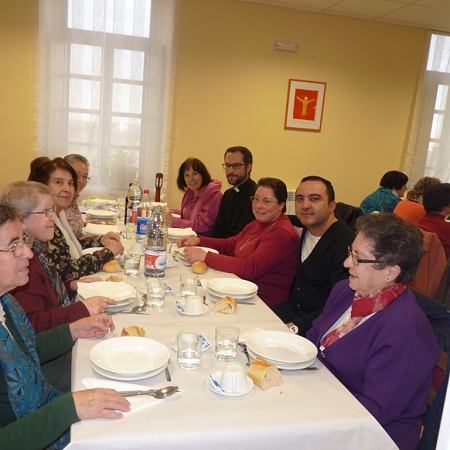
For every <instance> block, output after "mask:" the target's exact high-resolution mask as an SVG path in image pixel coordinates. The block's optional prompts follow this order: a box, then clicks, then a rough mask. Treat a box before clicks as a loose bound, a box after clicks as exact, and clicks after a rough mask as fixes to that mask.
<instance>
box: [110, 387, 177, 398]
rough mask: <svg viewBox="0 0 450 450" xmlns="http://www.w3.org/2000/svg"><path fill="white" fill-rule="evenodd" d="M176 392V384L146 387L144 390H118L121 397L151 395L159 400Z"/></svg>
mask: <svg viewBox="0 0 450 450" xmlns="http://www.w3.org/2000/svg"><path fill="white" fill-rule="evenodd" d="M175 392H178V386H167V387H164V388H161V389H148V390H146V391H119V394H121V395H122V396H123V397H131V396H133V395H151V396H152V397H155V398H157V399H158V400H161V399H163V398H166V397H168V396H169V395H172V394H175Z"/></svg>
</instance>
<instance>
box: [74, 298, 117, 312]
mask: <svg viewBox="0 0 450 450" xmlns="http://www.w3.org/2000/svg"><path fill="white" fill-rule="evenodd" d="M81 301H82V303H84V306H86V308H87V309H88V311H89V315H91V316H93V315H95V314H101V313H103V312H105V310H106V308H108V306H109V305H117V302H116V301H115V300H113V299H112V298H109V297H101V296H95V297H89V298H87V299H86V300H81Z"/></svg>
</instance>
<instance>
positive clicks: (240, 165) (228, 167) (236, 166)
mask: <svg viewBox="0 0 450 450" xmlns="http://www.w3.org/2000/svg"><path fill="white" fill-rule="evenodd" d="M242 166H248V164H245V163H233V164H228V163H224V164H222V167H223V168H224V169H225V170H230V169H231V168H233V169H234V170H239V169H240V168H241V167H242Z"/></svg>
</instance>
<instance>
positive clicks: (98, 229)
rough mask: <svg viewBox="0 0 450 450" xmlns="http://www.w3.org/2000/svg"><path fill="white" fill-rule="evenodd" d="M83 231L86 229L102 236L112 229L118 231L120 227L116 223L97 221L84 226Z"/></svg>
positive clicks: (87, 231)
mask: <svg viewBox="0 0 450 450" xmlns="http://www.w3.org/2000/svg"><path fill="white" fill-rule="evenodd" d="M83 231H86V233H91V234H95V235H96V236H102V235H104V234H106V233H108V231H112V232H113V233H118V232H119V228H118V227H117V226H116V225H99V224H96V223H88V224H87V225H86V226H85V227H84V228H83Z"/></svg>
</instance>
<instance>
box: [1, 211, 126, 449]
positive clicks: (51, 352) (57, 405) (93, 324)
mask: <svg viewBox="0 0 450 450" xmlns="http://www.w3.org/2000/svg"><path fill="white" fill-rule="evenodd" d="M32 257H33V253H32V252H31V250H29V249H28V248H27V246H26V245H25V244H24V241H23V225H22V224H21V222H20V221H19V213H18V212H17V211H16V210H15V209H14V208H13V207H11V206H10V205H3V204H0V317H1V319H0V448H2V449H12V448H24V449H25V448H27V449H31V448H33V449H45V448H52V449H61V448H64V447H65V446H66V445H67V444H68V443H69V440H70V438H69V427H70V425H72V424H73V423H75V422H78V421H80V420H82V419H92V418H97V417H105V418H112V419H117V418H120V417H122V414H121V413H120V412H119V411H129V410H130V404H129V402H128V401H127V400H126V399H124V398H123V397H122V396H121V395H120V394H119V393H118V392H116V391H114V390H111V389H89V390H84V391H79V392H74V393H71V392H69V393H66V394H65V393H63V392H61V391H58V390H56V389H55V388H54V387H52V385H51V384H50V383H49V382H48V381H47V379H46V378H45V377H44V376H43V374H42V372H41V362H45V361H48V360H51V359H53V358H55V357H56V356H58V355H60V354H62V353H64V352H67V351H68V350H69V349H71V348H72V346H73V345H74V341H76V340H77V339H78V338H91V337H98V338H102V337H103V336H105V334H106V333H107V332H108V330H111V331H114V324H113V322H112V319H111V317H110V316H105V315H99V316H93V317H88V318H84V319H81V320H78V321H76V322H73V323H71V324H70V325H69V324H66V325H61V326H60V327H57V328H54V329H52V330H50V331H46V332H44V333H39V334H37V335H36V334H35V333H34V330H33V327H32V326H31V324H30V322H29V321H28V319H27V317H26V315H25V313H24V312H23V310H22V308H21V307H20V306H19V304H18V303H17V302H16V301H15V299H14V297H13V296H12V295H11V294H9V293H8V292H9V291H10V290H11V289H14V288H15V287H17V286H22V285H24V284H26V283H27V282H28V262H29V259H30V258H32Z"/></svg>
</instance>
